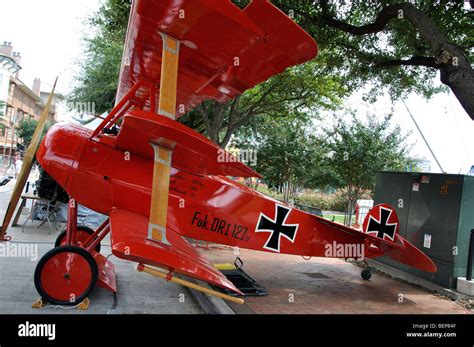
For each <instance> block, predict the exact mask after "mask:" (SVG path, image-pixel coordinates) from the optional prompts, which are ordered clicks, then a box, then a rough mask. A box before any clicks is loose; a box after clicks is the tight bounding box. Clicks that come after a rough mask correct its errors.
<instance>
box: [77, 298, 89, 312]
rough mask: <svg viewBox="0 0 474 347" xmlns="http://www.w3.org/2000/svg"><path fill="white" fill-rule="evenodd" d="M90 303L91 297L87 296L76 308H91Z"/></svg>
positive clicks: (82, 309)
mask: <svg viewBox="0 0 474 347" xmlns="http://www.w3.org/2000/svg"><path fill="white" fill-rule="evenodd" d="M89 305H90V300H89V298H85V299H84V300H82V302H81V303H80V304H79V305H77V306H76V308H77V309H78V310H81V311H85V310H88V309H89Z"/></svg>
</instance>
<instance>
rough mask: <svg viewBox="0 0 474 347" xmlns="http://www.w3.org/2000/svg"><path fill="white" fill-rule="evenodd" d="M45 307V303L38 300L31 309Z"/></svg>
mask: <svg viewBox="0 0 474 347" xmlns="http://www.w3.org/2000/svg"><path fill="white" fill-rule="evenodd" d="M45 306H46V303H45V302H44V301H43V300H42V299H38V300H36V301H35V302H34V303H33V304H31V308H43V307H45Z"/></svg>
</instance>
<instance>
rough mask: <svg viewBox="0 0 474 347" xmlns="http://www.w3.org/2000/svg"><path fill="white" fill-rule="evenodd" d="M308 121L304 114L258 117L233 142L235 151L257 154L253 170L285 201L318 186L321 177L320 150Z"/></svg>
mask: <svg viewBox="0 0 474 347" xmlns="http://www.w3.org/2000/svg"><path fill="white" fill-rule="evenodd" d="M310 120H311V119H310V118H309V117H308V116H306V115H304V114H291V115H289V116H286V117H281V118H275V117H272V116H262V117H259V123H258V124H255V125H253V126H251V127H246V128H244V129H242V130H241V131H240V133H239V137H238V140H236V144H237V147H238V148H240V149H248V150H255V151H257V165H256V170H257V171H258V172H259V173H261V174H262V175H263V176H264V177H265V182H266V183H267V184H268V185H269V186H270V187H273V188H276V189H277V190H278V192H280V193H282V194H283V200H285V201H289V200H290V199H294V198H296V196H298V194H299V193H300V192H301V191H302V189H303V188H310V187H314V186H317V185H320V184H321V180H320V178H321V177H324V174H323V173H322V172H321V171H320V170H319V169H320V168H321V167H320V166H319V162H320V161H322V158H323V156H324V154H325V152H324V147H323V146H322V144H321V141H320V140H319V139H318V138H317V137H316V136H315V135H314V134H312V131H311V129H310Z"/></svg>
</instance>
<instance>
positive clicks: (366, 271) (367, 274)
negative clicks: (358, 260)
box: [360, 267, 372, 281]
mask: <svg viewBox="0 0 474 347" xmlns="http://www.w3.org/2000/svg"><path fill="white" fill-rule="evenodd" d="M360 275H361V277H362V278H363V279H364V280H366V281H368V280H370V278H371V277H372V270H371V269H370V267H366V268H365V269H364V270H362V272H361V273H360Z"/></svg>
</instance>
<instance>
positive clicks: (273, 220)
mask: <svg viewBox="0 0 474 347" xmlns="http://www.w3.org/2000/svg"><path fill="white" fill-rule="evenodd" d="M278 207H282V208H284V209H285V210H287V211H288V213H287V214H286V216H285V219H283V221H282V224H281V225H282V226H288V227H295V228H296V229H295V234H294V235H293V238H290V237H289V236H287V235H286V234H284V233H280V235H279V237H278V248H277V249H274V248H271V247H267V244H268V242H270V239H271V238H272V236H273V233H274V232H275V231H276V230H272V229H260V230H258V226H259V225H260V220H261V219H262V217H265V218H266V219H268V220H270V221H272V222H273V223H274V224H275V225H276V221H277V216H278ZM291 211H292V209H291V208H288V207H286V206H283V205H279V204H275V218H274V219H272V218H269V217H268V216H267V215H265V214H264V213H263V212H260V215H259V217H258V221H257V224H256V225H255V232H256V233H268V232H269V233H271V234H270V236H269V237H268V239H267V241H266V242H265V245H264V246H263V248H264V249H268V250H269V251H273V252H278V253H280V241H281V236H283V237H285V238H286V239H287V240H289V241H290V242H291V243H295V239H296V234H297V233H298V227H299V226H300V225H299V223H298V224H285V221H286V220H287V218H288V216H289V215H290V213H291Z"/></svg>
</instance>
